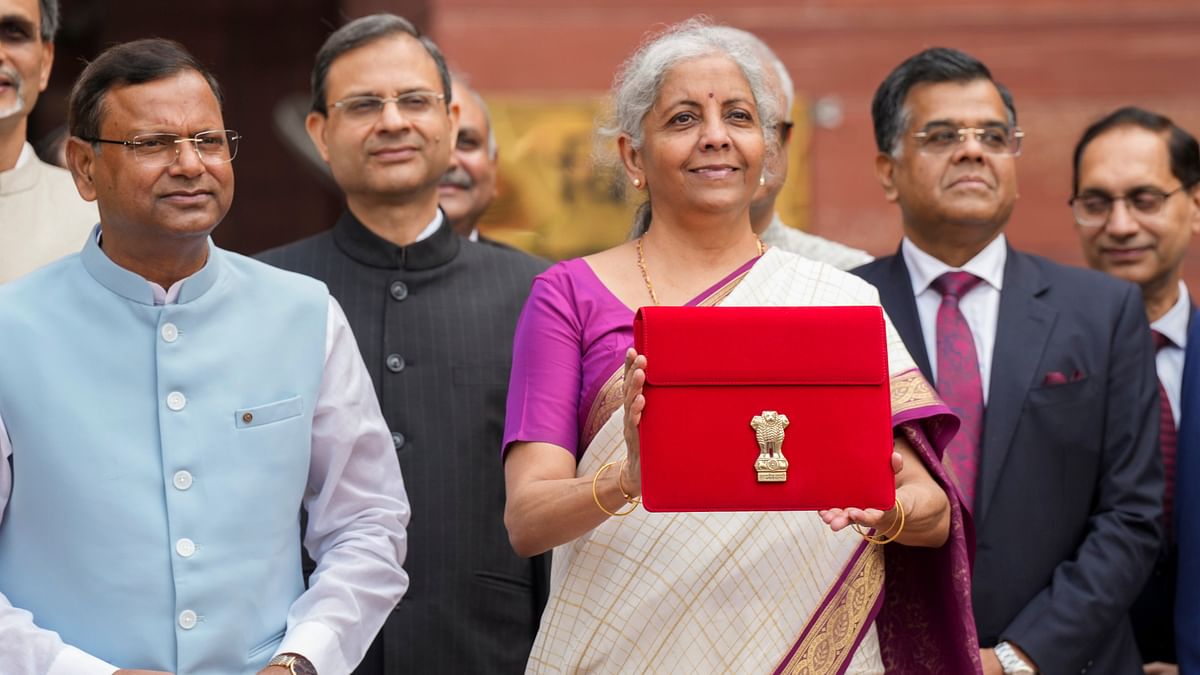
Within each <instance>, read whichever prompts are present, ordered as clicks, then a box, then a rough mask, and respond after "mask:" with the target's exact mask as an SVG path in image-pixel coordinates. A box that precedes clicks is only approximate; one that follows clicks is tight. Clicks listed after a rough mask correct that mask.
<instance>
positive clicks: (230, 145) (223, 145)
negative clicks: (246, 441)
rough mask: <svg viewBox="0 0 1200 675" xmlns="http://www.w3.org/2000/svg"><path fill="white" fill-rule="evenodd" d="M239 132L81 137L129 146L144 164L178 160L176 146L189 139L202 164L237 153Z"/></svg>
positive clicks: (229, 158)
mask: <svg viewBox="0 0 1200 675" xmlns="http://www.w3.org/2000/svg"><path fill="white" fill-rule="evenodd" d="M241 138H242V137H241V135H239V134H238V132H236V131H234V130H233V129H212V130H210V131H201V132H200V133H198V134H196V135H194V136H180V135H179V134H165V133H154V134H138V135H136V136H134V137H132V138H130V139H129V140H126V141H118V140H113V139H108V138H94V137H93V138H88V137H84V138H81V140H84V141H87V142H88V143H111V144H112V145H123V146H125V147H127V148H129V149H131V150H133V156H134V157H136V158H137V159H138V161H139V162H141V163H143V164H146V165H148V166H171V165H172V164H174V163H175V162H176V161H178V160H179V148H180V147H181V146H182V145H183V144H184V143H191V144H192V147H194V148H195V149H196V154H197V155H199V156H200V161H202V162H204V163H205V164H225V163H226V162H232V161H233V158H234V157H235V156H237V149H238V141H239V140H241Z"/></svg>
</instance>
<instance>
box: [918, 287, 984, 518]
mask: <svg viewBox="0 0 1200 675" xmlns="http://www.w3.org/2000/svg"><path fill="white" fill-rule="evenodd" d="M981 281H983V280H982V279H980V278H979V277H977V276H975V275H974V274H971V273H970V272H946V273H945V274H943V275H942V276H940V277H938V278H937V279H935V280H934V281H933V284H931V286H932V288H933V290H935V291H937V292H938V293H941V295H942V304H941V306H940V307H938V313H937V372H938V374H937V390H938V394H939V395H940V396H941V397H942V400H943V401H945V402H946V405H948V406H950V409H951V410H953V411H954V414H955V415H958V418H959V420H961V426H959V428H958V433H957V434H955V436H954V438H953V439H951V441H950V444H949V445H948V446H946V454H945V457H944V460H943V461H944V463H945V464H946V466H947V467H949V469H950V475H951V476H952V477H953V478H954V480H955V482H957V483H958V488H959V490H960V491H961V492H962V495H963V498H964V499H966V501H967V507H968V508H969V509H970V510H971V511H974V510H975V479H976V477H977V476H978V475H979V440H980V432H981V430H982V428H983V379H982V377H981V376H980V374H979V356H978V355H977V354H976V353H975V339H974V338H973V337H972V335H971V327H970V326H968V325H967V319H966V317H964V316H963V313H962V311H961V310H959V308H958V301H959V300H960V299H961V298H962V296H963V295H965V294H966V293H967V291H969V290H971V289H972V288H974V287H975V286H976V285H977V284H978V283H979V282H981Z"/></svg>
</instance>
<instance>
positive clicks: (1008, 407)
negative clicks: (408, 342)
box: [975, 247, 1058, 523]
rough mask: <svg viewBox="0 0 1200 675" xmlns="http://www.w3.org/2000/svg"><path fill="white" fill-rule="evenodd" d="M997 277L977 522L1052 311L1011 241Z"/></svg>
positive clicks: (1045, 284)
mask: <svg viewBox="0 0 1200 675" xmlns="http://www.w3.org/2000/svg"><path fill="white" fill-rule="evenodd" d="M1003 283H1004V288H1003V290H1001V292H1000V311H999V314H998V316H997V317H996V344H995V347H994V349H993V352H992V368H991V384H990V385H989V388H988V403H987V409H986V411H985V412H984V418H983V442H982V444H981V446H982V447H981V451H980V476H979V484H978V490H977V492H978V494H977V495H976V497H975V502H976V507H975V522H977V523H982V522H983V519H984V518H985V517H986V515H987V507H988V503H989V502H990V501H991V499H992V496H993V495H994V494H995V493H996V482H997V481H998V480H999V478H1000V472H1001V469H1003V467H1004V460H1005V458H1006V457H1007V456H1008V451H1009V448H1010V445H1011V444H1012V438H1013V434H1014V433H1015V431H1016V428H1017V422H1018V420H1019V418H1020V415H1021V410H1022V408H1023V407H1024V405H1025V397H1026V396H1027V395H1028V393H1029V390H1030V389H1032V388H1034V387H1036V386H1038V380H1037V377H1038V372H1037V367H1038V363H1040V362H1041V360H1042V353H1043V352H1044V351H1045V348H1046V343H1047V341H1048V340H1049V338H1050V331H1051V330H1052V329H1053V327H1054V320H1055V318H1056V316H1057V314H1058V312H1057V310H1055V309H1054V308H1053V307H1051V306H1049V305H1047V304H1046V303H1044V302H1042V300H1041V299H1040V296H1041V295H1042V294H1044V293H1045V292H1046V290H1047V289H1049V287H1050V284H1049V281H1048V280H1046V279H1045V278H1044V277H1043V276H1042V273H1041V270H1040V269H1038V266H1037V265H1035V264H1034V262H1033V260H1032V259H1031V258H1029V256H1026V255H1025V254H1022V253H1019V252H1017V251H1014V250H1013V249H1012V248H1011V247H1010V248H1009V249H1008V258H1007V260H1006V261H1005V263H1004V282H1003Z"/></svg>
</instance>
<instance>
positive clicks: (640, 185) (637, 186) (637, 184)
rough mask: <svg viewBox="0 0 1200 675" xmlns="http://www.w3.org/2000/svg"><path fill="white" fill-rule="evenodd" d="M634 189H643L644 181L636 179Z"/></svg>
mask: <svg viewBox="0 0 1200 675" xmlns="http://www.w3.org/2000/svg"><path fill="white" fill-rule="evenodd" d="M633 187H635V188H640V187H642V179H641V178H634V179H633Z"/></svg>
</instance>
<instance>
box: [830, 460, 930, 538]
mask: <svg viewBox="0 0 1200 675" xmlns="http://www.w3.org/2000/svg"><path fill="white" fill-rule="evenodd" d="M893 448H894V452H892V472H893V473H894V474H895V475H896V499H897V501H899V503H900V506H901V508H903V509H904V521H903V525H901V524H900V522H899V520H900V511H899V509H896V508H895V507H893V508H891V509H889V510H887V511H880V510H879V509H855V508H850V509H829V510H827V511H820V512H819V514H820V516H821V520H823V521H825V523H826V524H827V525H829V528H830V529H831V530H833V531H834V532H837V531H839V530H842V529H844V528H846V527H848V526H850V524H851V523H857V524H858V526H859V527H862V528H868V527H870V528H874V529H875V534H876V535H878V536H881V537H884V538H886V539H889V540H890V539H892V537H895V541H896V543H898V544H904V545H906V546H930V547H935V548H936V547H938V546H941V545H942V544H944V543H946V539H947V538H948V537H949V536H950V499H949V497H947V496H946V491H945V490H943V489H942V487H941V486H940V485H938V484H937V482H936V481H934V480H933V476H931V475H930V474H929V470H928V469H926V468H925V465H924V464H922V463H921V459H920V457H918V456H917V452H916V450H913V447H912V445H910V444H909V442H908V439H907V438H905V437H904V436H897V437H896V438H895V440H894V441H893Z"/></svg>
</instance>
